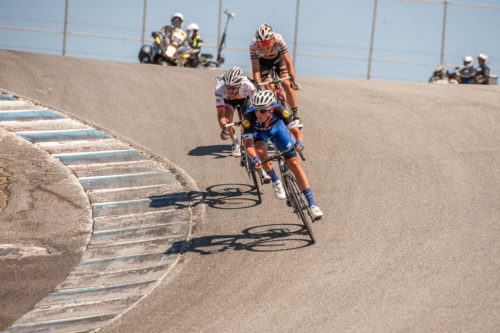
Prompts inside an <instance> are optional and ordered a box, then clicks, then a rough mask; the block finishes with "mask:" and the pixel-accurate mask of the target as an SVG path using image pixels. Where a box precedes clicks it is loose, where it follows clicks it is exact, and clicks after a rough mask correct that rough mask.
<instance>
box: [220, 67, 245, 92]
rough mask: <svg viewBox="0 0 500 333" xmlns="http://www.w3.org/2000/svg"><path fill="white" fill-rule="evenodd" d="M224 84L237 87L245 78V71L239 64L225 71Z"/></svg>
mask: <svg viewBox="0 0 500 333" xmlns="http://www.w3.org/2000/svg"><path fill="white" fill-rule="evenodd" d="M223 79H224V84H225V85H226V86H228V87H237V86H239V85H240V83H241V81H242V80H243V71H242V70H241V68H239V67H238V66H235V67H231V68H229V69H228V70H226V72H225V73H224V76H223Z"/></svg>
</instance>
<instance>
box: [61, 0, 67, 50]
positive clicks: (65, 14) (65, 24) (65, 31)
mask: <svg viewBox="0 0 500 333" xmlns="http://www.w3.org/2000/svg"><path fill="white" fill-rule="evenodd" d="M68 7H69V0H66V8H65V9H64V34H63V49H62V55H63V56H65V55H66V36H67V35H68Z"/></svg>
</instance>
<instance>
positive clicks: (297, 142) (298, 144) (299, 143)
mask: <svg viewBox="0 0 500 333" xmlns="http://www.w3.org/2000/svg"><path fill="white" fill-rule="evenodd" d="M297 147H300V150H304V145H303V144H302V141H300V140H297V141H295V149H297Z"/></svg>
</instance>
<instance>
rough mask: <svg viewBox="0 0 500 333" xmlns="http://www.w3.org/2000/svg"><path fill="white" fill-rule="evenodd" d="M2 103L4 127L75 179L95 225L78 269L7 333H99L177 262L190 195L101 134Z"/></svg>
mask: <svg viewBox="0 0 500 333" xmlns="http://www.w3.org/2000/svg"><path fill="white" fill-rule="evenodd" d="M1 96H3V99H1V100H0V126H2V127H3V128H5V129H7V130H9V131H11V132H14V133H16V134H17V135H18V136H20V137H22V138H24V139H25V140H28V141H30V142H32V143H33V144H34V145H36V146H38V147H39V148H41V149H43V150H45V151H47V152H49V153H50V154H51V155H52V156H53V157H54V158H57V159H59V160H60V161H61V162H63V163H64V164H65V165H66V166H67V167H68V168H69V169H70V170H71V171H72V172H73V173H74V174H75V175H76V177H77V178H78V180H79V182H80V184H81V185H82V187H83V188H84V190H85V191H86V194H87V195H88V198H89V201H90V203H91V205H92V213H93V223H94V227H93V233H92V237H91V239H90V242H89V245H88V247H87V249H86V250H85V252H84V254H83V257H82V260H81V262H80V264H79V265H78V266H76V267H75V268H74V269H73V271H72V272H71V273H70V274H69V276H68V277H67V278H66V280H65V281H63V282H62V283H61V284H60V285H59V286H58V287H57V288H56V290H55V291H54V292H53V293H52V294H50V295H48V296H47V297H45V298H43V299H42V300H41V301H40V302H39V303H38V304H37V305H36V306H35V308H34V309H33V311H31V312H29V313H27V314H25V315H24V316H22V317H21V318H20V319H18V320H17V321H16V322H15V323H14V325H13V326H11V327H10V328H8V329H7V332H33V331H37V332H38V331H50V332H84V331H85V332H86V331H93V330H96V329H98V328H99V327H102V326H103V325H105V324H106V323H108V322H110V321H111V320H113V319H115V318H116V317H118V316H119V315H120V314H122V313H124V312H125V311H127V310H128V309H129V308H131V307H132V306H133V305H134V304H136V303H137V302H138V301H139V300H141V299H142V298H143V297H144V296H145V295H146V294H148V293H149V292H151V291H152V290H153V288H154V287H155V286H156V285H157V283H158V282H159V281H160V280H161V279H162V278H163V277H164V276H165V275H166V274H167V273H168V272H169V270H170V269H171V268H172V267H173V266H174V265H175V264H176V262H177V261H178V260H179V257H180V252H181V250H182V244H183V241H185V240H186V239H187V238H188V237H189V236H190V232H191V222H192V217H193V213H192V210H191V206H190V197H189V189H187V188H186V187H185V186H183V185H182V184H181V183H180V182H179V181H178V180H177V179H176V178H175V177H174V176H173V174H172V172H170V171H169V170H168V169H167V168H166V166H165V165H164V164H163V163H160V162H158V161H155V160H154V159H152V158H150V157H148V156H146V155H145V154H143V153H141V152H139V151H137V150H136V149H134V148H132V147H131V146H129V145H127V144H125V143H123V142H121V141H119V140H117V139H115V138H113V137H111V136H110V135H108V134H106V133H103V132H102V131H99V130H96V129H94V128H91V127H89V126H87V125H85V124H83V123H81V122H78V121H75V120H72V119H69V118H68V117H66V116H65V115H63V114H61V113H59V112H56V111H54V110H51V109H48V108H41V107H38V106H35V105H32V104H31V103H28V102H26V101H23V100H20V99H18V98H13V97H11V96H7V95H5V94H3V95H1ZM54 269H57V268H54Z"/></svg>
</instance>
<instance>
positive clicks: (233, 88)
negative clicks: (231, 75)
mask: <svg viewBox="0 0 500 333" xmlns="http://www.w3.org/2000/svg"><path fill="white" fill-rule="evenodd" d="M239 87H240V86H234V87H232V86H226V90H236V89H238V88H239Z"/></svg>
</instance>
